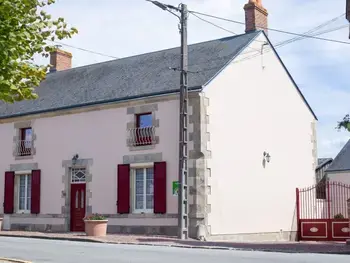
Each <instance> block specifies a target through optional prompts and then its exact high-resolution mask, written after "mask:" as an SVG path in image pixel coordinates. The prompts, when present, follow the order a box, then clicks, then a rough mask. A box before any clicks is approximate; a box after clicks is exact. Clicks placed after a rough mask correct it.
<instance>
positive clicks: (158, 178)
mask: <svg viewBox="0 0 350 263" xmlns="http://www.w3.org/2000/svg"><path fill="white" fill-rule="evenodd" d="M153 210H154V213H156V214H165V213H166V162H159V163H154V207H153Z"/></svg>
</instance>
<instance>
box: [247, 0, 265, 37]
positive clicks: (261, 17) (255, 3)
mask: <svg viewBox="0 0 350 263" xmlns="http://www.w3.org/2000/svg"><path fill="white" fill-rule="evenodd" d="M244 10H245V24H246V29H245V32H246V33H248V32H252V31H256V30H259V29H262V30H264V31H265V33H266V34H267V33H268V30H267V27H268V21H267V17H268V12H267V9H265V8H264V7H263V5H262V0H249V1H248V3H247V4H246V5H245V6H244Z"/></svg>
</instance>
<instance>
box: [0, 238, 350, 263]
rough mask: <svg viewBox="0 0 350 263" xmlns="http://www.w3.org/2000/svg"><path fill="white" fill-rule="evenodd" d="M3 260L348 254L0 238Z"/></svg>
mask: <svg viewBox="0 0 350 263" xmlns="http://www.w3.org/2000/svg"><path fill="white" fill-rule="evenodd" d="M0 257H7V258H17V259H23V260H29V261H32V262H38V263H41V262H53V263H73V262H74V263H77V262H84V263H93V262H94V263H96V262H99V263H100V262H101V263H102V262H103V263H104V262H106V263H112V262H113V263H158V262H159V263H160V262H162V263H179V262H181V263H193V262H201V263H232V262H235V263H296V262H300V263H301V262H302V263H329V262H332V263H345V262H347V263H348V262H349V259H350V257H349V255H344V256H343V255H316V254H280V253H264V252H246V251H227V250H204V249H203V250H200V249H186V248H171V247H151V246H135V245H111V244H98V243H81V242H71V241H52V240H40V239H27V238H9V237H0Z"/></svg>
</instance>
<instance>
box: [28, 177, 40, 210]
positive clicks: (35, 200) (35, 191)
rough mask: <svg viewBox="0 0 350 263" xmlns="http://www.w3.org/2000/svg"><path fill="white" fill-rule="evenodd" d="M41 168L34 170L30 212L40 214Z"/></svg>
mask: <svg viewBox="0 0 350 263" xmlns="http://www.w3.org/2000/svg"><path fill="white" fill-rule="evenodd" d="M40 174H41V171H40V170H33V171H32V176H31V178H32V184H31V187H32V191H31V206H30V213H32V214H40Z"/></svg>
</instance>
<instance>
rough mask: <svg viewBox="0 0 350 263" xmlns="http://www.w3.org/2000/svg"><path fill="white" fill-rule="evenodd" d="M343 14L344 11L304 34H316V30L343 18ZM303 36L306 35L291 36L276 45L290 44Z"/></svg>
mask: <svg viewBox="0 0 350 263" xmlns="http://www.w3.org/2000/svg"><path fill="white" fill-rule="evenodd" d="M343 16H345V13H343V14H341V15H340V16H337V17H335V18H333V19H331V20H328V21H326V22H324V23H322V24H320V25H318V26H316V27H314V28H312V29H310V30H309V31H306V32H304V33H303V34H304V35H309V36H310V35H312V36H314V35H315V34H314V33H315V32H316V31H318V30H319V29H321V28H323V27H325V26H327V25H329V24H331V23H334V22H335V21H337V20H339V19H340V18H342V17H343ZM303 38H304V37H294V38H291V39H288V40H285V41H282V42H280V43H277V44H276V45H275V46H283V45H286V44H288V43H291V42H294V41H296V40H299V39H303Z"/></svg>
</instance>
